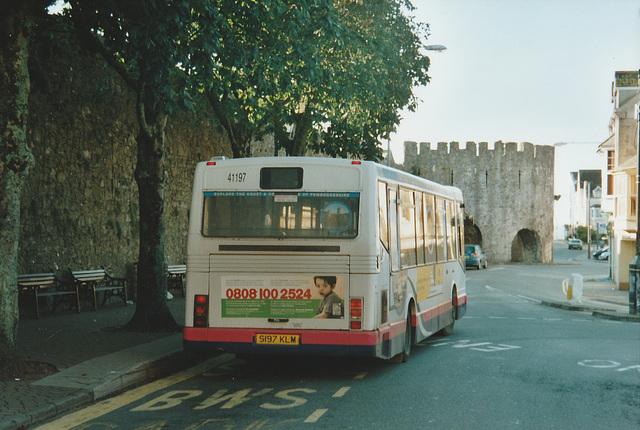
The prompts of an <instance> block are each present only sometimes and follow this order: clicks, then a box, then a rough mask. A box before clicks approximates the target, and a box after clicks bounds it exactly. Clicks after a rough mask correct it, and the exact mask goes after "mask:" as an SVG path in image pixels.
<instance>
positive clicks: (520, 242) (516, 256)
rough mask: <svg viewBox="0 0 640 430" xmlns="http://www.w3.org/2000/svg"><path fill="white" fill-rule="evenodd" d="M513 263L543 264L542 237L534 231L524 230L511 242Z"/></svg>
mask: <svg viewBox="0 0 640 430" xmlns="http://www.w3.org/2000/svg"><path fill="white" fill-rule="evenodd" d="M511 261H512V262H514V263H541V262H542V246H541V244H540V236H539V235H538V233H536V232H535V231H533V230H529V229H522V230H520V231H519V232H518V234H516V237H515V238H514V239H513V241H512V242H511Z"/></svg>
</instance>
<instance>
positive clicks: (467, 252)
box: [464, 245, 488, 270]
mask: <svg viewBox="0 0 640 430" xmlns="http://www.w3.org/2000/svg"><path fill="white" fill-rule="evenodd" d="M464 257H465V260H466V263H465V266H466V267H476V268H477V269H478V270H480V269H482V268H485V269H486V268H487V267H488V266H487V256H486V255H485V254H484V252H483V251H482V247H481V246H480V245H465V246H464Z"/></svg>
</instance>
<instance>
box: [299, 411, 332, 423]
mask: <svg viewBox="0 0 640 430" xmlns="http://www.w3.org/2000/svg"><path fill="white" fill-rule="evenodd" d="M328 410H329V409H316V411H315V412H314V413H312V414H311V415H309V416H308V417H307V419H306V420H304V422H305V423H315V422H316V421H318V420H319V419H320V417H321V416H322V415H324V413H325V412H327V411H328Z"/></svg>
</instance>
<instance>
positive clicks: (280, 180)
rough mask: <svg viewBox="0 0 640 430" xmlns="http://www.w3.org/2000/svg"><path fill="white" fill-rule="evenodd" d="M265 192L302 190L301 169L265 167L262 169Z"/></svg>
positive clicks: (261, 185)
mask: <svg viewBox="0 0 640 430" xmlns="http://www.w3.org/2000/svg"><path fill="white" fill-rule="evenodd" d="M260 188H261V189H263V190H299V189H300V188H302V168H301V167H264V168H262V169H260Z"/></svg>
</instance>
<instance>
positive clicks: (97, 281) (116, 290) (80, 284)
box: [69, 269, 127, 311]
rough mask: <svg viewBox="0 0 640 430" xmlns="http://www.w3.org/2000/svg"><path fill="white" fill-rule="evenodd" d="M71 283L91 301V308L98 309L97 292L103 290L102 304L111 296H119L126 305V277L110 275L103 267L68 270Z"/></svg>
mask: <svg viewBox="0 0 640 430" xmlns="http://www.w3.org/2000/svg"><path fill="white" fill-rule="evenodd" d="M69 271H70V272H71V277H72V278H73V283H74V285H76V288H78V291H79V292H84V293H86V295H87V296H88V298H89V301H90V302H91V303H93V310H96V311H97V310H98V299H97V296H98V293H99V292H103V293H104V296H103V298H102V306H104V305H105V304H106V303H107V300H109V299H110V298H111V297H120V298H121V299H122V301H123V302H124V304H125V306H126V305H127V279H126V278H115V277H113V276H110V275H109V274H108V273H107V271H106V270H105V269H94V270H69Z"/></svg>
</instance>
